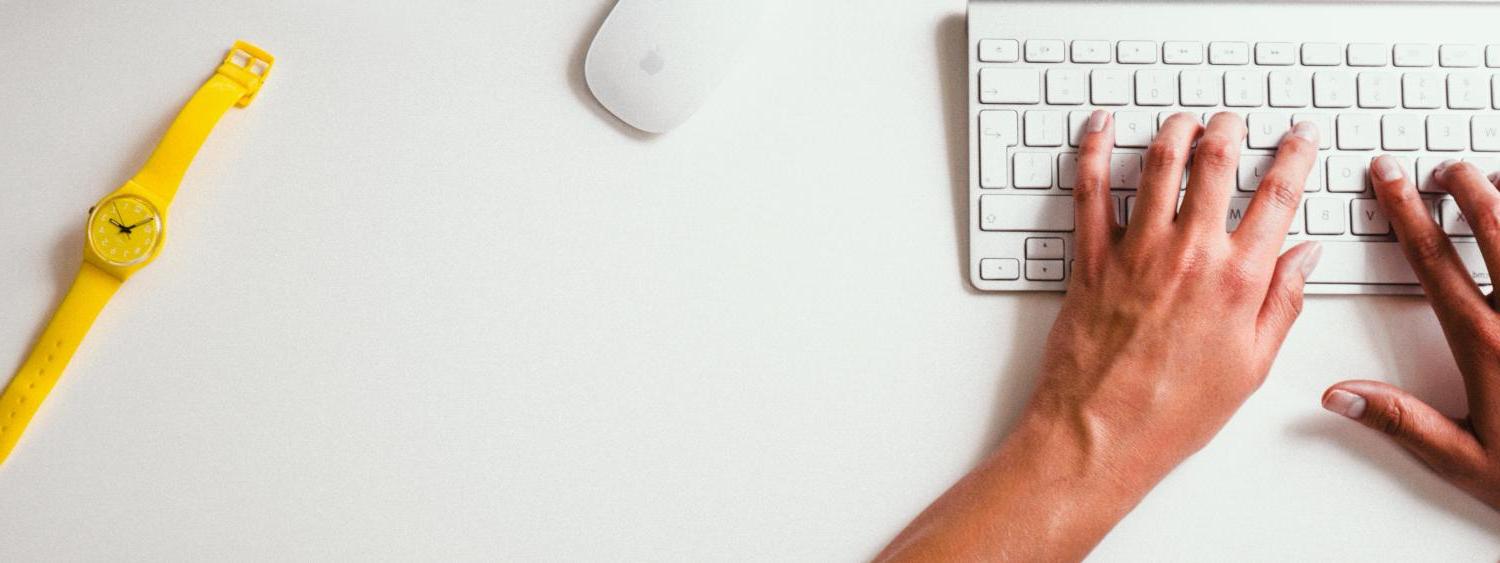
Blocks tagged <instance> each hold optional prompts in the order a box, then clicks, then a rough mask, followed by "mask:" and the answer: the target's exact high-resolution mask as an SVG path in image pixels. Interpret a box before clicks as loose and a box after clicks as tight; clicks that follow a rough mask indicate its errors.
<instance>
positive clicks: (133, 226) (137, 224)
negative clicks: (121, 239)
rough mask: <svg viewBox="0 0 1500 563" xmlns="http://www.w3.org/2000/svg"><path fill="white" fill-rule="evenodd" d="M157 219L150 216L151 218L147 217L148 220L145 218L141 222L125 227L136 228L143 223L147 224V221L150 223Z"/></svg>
mask: <svg viewBox="0 0 1500 563" xmlns="http://www.w3.org/2000/svg"><path fill="white" fill-rule="evenodd" d="M155 220H156V218H155V217H150V218H147V219H146V220H145V221H141V222H139V223H136V224H134V225H131V226H129V227H125V228H127V229H134V228H136V227H139V226H141V225H144V224H146V223H150V222H152V221H155Z"/></svg>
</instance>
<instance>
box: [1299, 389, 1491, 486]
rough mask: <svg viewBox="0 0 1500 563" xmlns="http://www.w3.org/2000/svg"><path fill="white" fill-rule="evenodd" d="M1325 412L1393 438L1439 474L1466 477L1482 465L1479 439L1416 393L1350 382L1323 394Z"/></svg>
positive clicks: (1482, 458) (1481, 449) (1482, 453)
mask: <svg viewBox="0 0 1500 563" xmlns="http://www.w3.org/2000/svg"><path fill="white" fill-rule="evenodd" d="M1323 408H1325V409H1328V410H1330V411H1333V412H1335V413H1338V414H1341V415H1344V416H1346V417H1349V418H1352V419H1354V420H1357V421H1359V423H1360V424H1363V425H1365V426H1368V427H1370V428H1372V429H1374V430H1377V431H1380V432H1381V433H1384V434H1386V435H1387V436H1390V437H1391V439H1392V440H1394V441H1395V442H1396V443H1397V444H1400V445H1401V446H1402V447H1404V448H1406V449H1407V451H1410V452H1411V453H1412V454H1415V455H1416V456H1417V458H1419V459H1421V460H1422V461H1423V462H1424V463H1426V464H1427V465H1428V466H1429V467H1431V468H1432V469H1433V470H1434V471H1437V472H1438V474H1440V475H1443V476H1449V477H1453V476H1461V475H1463V474H1465V473H1468V472H1470V471H1472V470H1474V469H1476V468H1478V467H1482V464H1483V460H1484V449H1483V447H1482V446H1481V445H1480V444H1479V442H1478V440H1475V439H1474V435H1473V434H1470V433H1469V431H1467V430H1464V429H1463V428H1462V427H1460V426H1459V425H1458V423H1457V422H1454V421H1453V419H1450V418H1448V417H1446V416H1443V413H1440V412H1438V411H1437V409H1434V408H1432V407H1431V406H1429V405H1428V404H1427V403H1424V402H1422V400H1421V399H1418V398H1416V397H1415V396H1413V395H1412V394H1411V393H1407V392H1406V391H1404V390H1402V389H1401V388H1399V387H1396V386H1393V385H1388V384H1385V383H1381V382H1379V381H1344V382H1340V383H1336V384H1334V386H1333V387H1329V388H1328V390H1327V391H1324V392H1323Z"/></svg>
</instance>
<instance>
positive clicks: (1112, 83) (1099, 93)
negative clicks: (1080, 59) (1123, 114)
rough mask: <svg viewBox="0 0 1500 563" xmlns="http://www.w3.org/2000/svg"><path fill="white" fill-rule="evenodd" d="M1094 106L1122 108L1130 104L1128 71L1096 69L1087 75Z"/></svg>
mask: <svg viewBox="0 0 1500 563" xmlns="http://www.w3.org/2000/svg"><path fill="white" fill-rule="evenodd" d="M1089 82H1090V85H1091V86H1092V89H1093V99H1094V105H1100V106H1123V105H1125V104H1128V103H1130V100H1131V98H1132V96H1131V94H1132V92H1131V91H1130V71H1128V70H1119V69H1097V70H1095V71H1093V72H1091V73H1089Z"/></svg>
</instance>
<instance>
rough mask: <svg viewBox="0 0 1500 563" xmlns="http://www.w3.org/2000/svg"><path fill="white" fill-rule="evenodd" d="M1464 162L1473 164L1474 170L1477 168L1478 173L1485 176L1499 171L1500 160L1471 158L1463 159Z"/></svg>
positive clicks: (1485, 157)
mask: <svg viewBox="0 0 1500 563" xmlns="http://www.w3.org/2000/svg"><path fill="white" fill-rule="evenodd" d="M1464 162H1467V163H1469V164H1473V165H1474V167H1475V168H1478V169H1479V171H1480V172H1482V173H1484V174H1485V175H1488V174H1490V173H1491V172H1496V171H1500V158H1496V157H1492V156H1471V157H1468V158H1465V159H1464Z"/></svg>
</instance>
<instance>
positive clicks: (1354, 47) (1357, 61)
mask: <svg viewBox="0 0 1500 563" xmlns="http://www.w3.org/2000/svg"><path fill="white" fill-rule="evenodd" d="M1348 54H1349V66H1385V65H1388V64H1390V58H1391V46H1390V45H1386V44H1383V43H1350V44H1349V53H1348Z"/></svg>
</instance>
